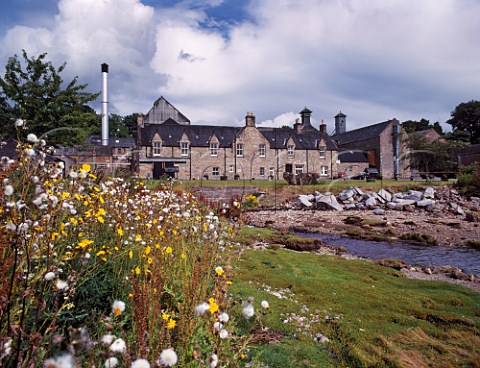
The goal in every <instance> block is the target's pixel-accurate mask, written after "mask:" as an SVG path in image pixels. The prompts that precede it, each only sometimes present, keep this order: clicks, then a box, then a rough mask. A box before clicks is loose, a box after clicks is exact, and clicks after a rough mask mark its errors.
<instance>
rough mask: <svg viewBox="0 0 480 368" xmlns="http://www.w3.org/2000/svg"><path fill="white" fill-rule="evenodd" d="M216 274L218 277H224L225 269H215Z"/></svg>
mask: <svg viewBox="0 0 480 368" xmlns="http://www.w3.org/2000/svg"><path fill="white" fill-rule="evenodd" d="M215 273H216V274H217V275H218V276H222V275H223V268H222V267H220V266H218V267H217V268H215Z"/></svg>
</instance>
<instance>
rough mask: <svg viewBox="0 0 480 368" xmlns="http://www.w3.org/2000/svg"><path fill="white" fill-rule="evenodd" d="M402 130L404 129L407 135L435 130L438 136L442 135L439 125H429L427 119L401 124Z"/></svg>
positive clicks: (437, 123)
mask: <svg viewBox="0 0 480 368" xmlns="http://www.w3.org/2000/svg"><path fill="white" fill-rule="evenodd" d="M402 128H403V129H405V131H406V132H407V133H413V132H418V131H421V130H427V129H435V130H436V131H437V133H438V134H440V135H443V129H442V126H441V125H440V123H439V122H438V121H437V122H436V123H433V124H431V123H430V121H429V120H427V119H423V118H422V119H420V121H415V120H407V121H404V122H403V123H402Z"/></svg>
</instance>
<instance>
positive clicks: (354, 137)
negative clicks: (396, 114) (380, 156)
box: [332, 120, 393, 145]
mask: <svg viewBox="0 0 480 368" xmlns="http://www.w3.org/2000/svg"><path fill="white" fill-rule="evenodd" d="M392 121H393V120H388V121H384V122H383V123H378V124H374V125H369V126H367V127H364V128H360V129H355V130H350V131H348V132H345V133H340V134H335V135H333V136H332V138H333V139H334V140H335V141H336V142H337V143H338V144H339V145H343V144H348V143H352V142H358V141H364V140H367V139H372V138H378V137H379V136H380V134H381V133H382V132H383V131H384V130H385V128H386V127H387V126H388V125H389V124H390V123H391V122H392Z"/></svg>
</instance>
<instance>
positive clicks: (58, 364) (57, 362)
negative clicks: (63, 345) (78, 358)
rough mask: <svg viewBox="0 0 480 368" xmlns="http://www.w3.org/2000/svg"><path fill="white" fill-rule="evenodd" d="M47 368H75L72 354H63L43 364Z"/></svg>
mask: <svg viewBox="0 0 480 368" xmlns="http://www.w3.org/2000/svg"><path fill="white" fill-rule="evenodd" d="M43 366H44V367H45V368H74V367H75V364H74V361H73V357H72V356H71V355H70V354H63V355H60V356H59V357H57V358H50V359H47V360H45V361H44V362H43Z"/></svg>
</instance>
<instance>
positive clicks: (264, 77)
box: [1, 0, 480, 131]
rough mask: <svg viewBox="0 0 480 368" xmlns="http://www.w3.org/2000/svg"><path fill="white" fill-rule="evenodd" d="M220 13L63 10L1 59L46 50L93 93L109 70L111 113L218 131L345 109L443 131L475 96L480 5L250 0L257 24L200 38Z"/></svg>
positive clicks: (99, 3)
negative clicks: (159, 110) (171, 108)
mask: <svg viewBox="0 0 480 368" xmlns="http://www.w3.org/2000/svg"><path fill="white" fill-rule="evenodd" d="M222 3H223V1H221V0H205V1H202V2H201V3H199V2H193V1H182V2H179V3H178V4H177V5H176V6H174V7H171V8H168V9H165V8H164V9H157V10H154V9H153V8H152V7H149V6H145V5H143V4H142V3H141V2H140V1H138V0H115V2H113V0H60V1H59V5H58V14H56V16H55V18H54V21H53V22H52V24H53V25H52V26H51V27H50V28H29V27H26V26H17V27H14V28H13V27H12V28H11V29H10V30H9V31H8V33H7V34H6V35H5V37H4V39H3V41H2V48H1V49H2V50H3V51H2V52H3V55H2V57H4V58H6V57H7V56H10V55H12V54H13V53H19V50H20V49H21V48H24V49H26V50H27V52H29V54H30V53H32V54H38V53H40V52H48V54H49V57H51V58H53V60H55V61H56V62H58V63H60V62H63V61H66V62H67V70H69V71H70V72H71V73H74V74H75V75H79V78H80V81H81V82H84V81H85V80H86V81H87V82H88V83H89V84H90V87H92V89H93V91H98V90H99V89H100V85H101V83H100V64H101V63H102V62H107V63H108V64H110V88H109V90H110V92H111V97H110V103H111V105H110V106H111V108H112V109H113V110H116V111H115V112H117V113H120V114H123V115H126V114H130V113H132V112H139V111H143V112H146V111H148V110H149V109H150V107H151V105H152V103H153V101H154V100H155V99H156V98H158V97H159V96H160V95H163V96H164V97H166V98H167V99H168V100H169V101H170V102H171V103H173V104H174V105H175V106H176V107H178V108H179V109H180V110H181V111H182V112H183V113H184V114H185V115H187V116H188V117H189V118H190V119H191V120H192V121H194V122H195V121H204V122H205V121H206V122H211V123H216V124H237V123H239V122H241V121H243V119H244V116H245V113H246V112H247V111H254V112H255V114H256V117H257V122H262V123H261V124H262V125H264V124H265V123H266V122H271V123H272V124H274V125H277V124H280V125H284V124H291V123H292V122H293V121H294V119H295V116H296V115H297V113H296V112H298V111H300V110H301V109H302V108H303V107H304V106H307V107H308V108H310V109H311V110H313V116H312V118H313V120H314V122H316V123H317V124H318V122H320V120H321V119H325V122H326V123H327V125H328V126H330V125H332V126H333V116H334V115H335V114H336V113H338V111H339V110H342V111H343V112H344V113H346V114H347V115H348V125H349V127H350V128H353V127H358V126H363V125H367V124H370V123H375V122H380V121H384V120H386V119H390V118H393V117H397V118H399V119H400V120H407V119H413V120H417V119H418V120H419V119H420V118H427V119H430V120H431V121H432V122H434V121H437V120H440V121H442V122H443V121H445V120H447V119H448V117H449V112H450V111H451V110H453V109H454V107H455V106H456V105H457V104H458V103H460V102H464V101H469V100H471V99H478V98H479V97H478V85H479V84H480V66H479V64H480V63H478V60H480V49H479V48H478V41H477V37H478V35H479V34H480V23H479V22H478V19H479V17H480V3H479V2H477V1H474V0H423V1H418V0H402V1H398V0H383V1H365V0H345V1H327V0H252V1H251V3H250V6H249V12H250V16H251V20H250V21H244V22H242V23H232V24H233V25H231V26H230V28H229V29H223V30H218V29H216V30H212V29H205V28H203V26H202V25H203V24H204V23H205V22H208V21H210V20H209V19H208V18H207V13H208V12H207V10H208V7H211V6H217V5H220V4H222ZM114 5H115V6H114ZM225 35H227V37H225ZM17 48H18V50H17ZM289 119H290V121H289V122H287V120H289ZM328 130H329V131H330V129H329V128H328Z"/></svg>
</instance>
